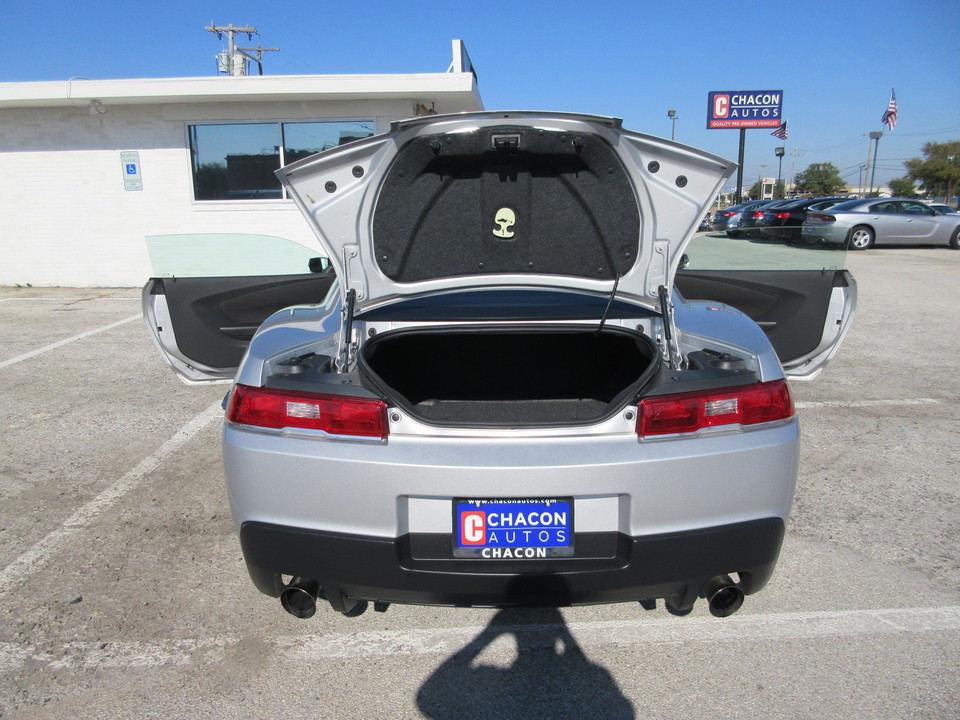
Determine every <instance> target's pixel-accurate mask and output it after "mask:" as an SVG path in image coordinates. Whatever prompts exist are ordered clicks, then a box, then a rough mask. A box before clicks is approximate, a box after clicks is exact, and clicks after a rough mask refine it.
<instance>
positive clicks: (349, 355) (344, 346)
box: [337, 290, 357, 373]
mask: <svg viewBox="0 0 960 720" xmlns="http://www.w3.org/2000/svg"><path fill="white" fill-rule="evenodd" d="M356 302H357V291H356V290H350V291H349V292H348V293H347V297H346V299H345V300H344V303H343V327H342V328H341V329H340V353H339V356H338V358H337V370H338V371H339V372H341V373H345V372H349V371H350V363H351V362H353V353H354V350H355V348H356V345H355V344H354V342H353V308H354V305H355V304H356Z"/></svg>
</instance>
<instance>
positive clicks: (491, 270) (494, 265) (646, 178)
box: [277, 112, 735, 314]
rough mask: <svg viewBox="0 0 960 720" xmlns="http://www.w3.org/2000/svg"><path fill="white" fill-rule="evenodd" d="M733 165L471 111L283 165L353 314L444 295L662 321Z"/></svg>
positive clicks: (613, 135)
mask: <svg viewBox="0 0 960 720" xmlns="http://www.w3.org/2000/svg"><path fill="white" fill-rule="evenodd" d="M734 167H735V165H734V164H733V163H730V162H728V161H726V160H724V159H722V158H719V157H716V156H713V155H710V154H708V153H704V152H701V151H698V150H694V149H692V148H688V147H686V146H683V145H679V144H677V143H674V142H670V141H667V140H662V139H659V138H654V137H651V136H646V135H641V134H639V133H634V132H630V131H627V130H624V129H623V128H622V127H621V123H620V121H619V120H617V119H614V118H604V117H596V116H587V115H574V114H556V113H550V114H542V113H526V112H524V113H520V112H517V113H511V112H507V113H503V112H501V113H467V114H462V115H449V116H433V117H428V118H418V119H413V120H406V121H402V122H397V123H394V124H393V125H392V127H391V130H390V132H388V133H386V134H384V135H379V136H375V137H372V138H369V139H365V140H361V141H357V142H354V143H350V144H348V145H345V146H342V147H340V148H337V149H334V150H330V151H328V152H324V153H321V154H319V155H315V156H312V157H310V158H306V159H304V160H301V161H299V162H296V163H293V164H291V165H288V166H285V167H284V168H282V169H281V170H279V171H278V172H277V174H278V176H279V177H280V180H281V182H282V183H283V184H284V185H285V186H286V188H287V190H288V191H289V193H290V195H291V196H292V197H293V198H294V200H295V201H296V203H297V204H298V205H299V207H300V209H301V211H302V212H303V213H304V215H305V216H306V217H307V218H308V220H309V221H310V224H311V225H312V227H313V229H314V231H315V232H316V234H317V236H318V238H319V240H320V242H321V243H322V244H323V246H324V247H325V249H326V251H327V253H328V254H329V257H330V261H331V263H332V265H333V267H334V268H335V270H336V273H337V276H338V277H339V278H340V289H341V293H342V294H343V296H344V298H346V296H347V294H348V293H350V291H351V290H352V291H355V303H354V311H355V312H356V313H357V314H361V313H364V312H366V311H368V310H370V309H373V308H375V307H378V306H382V305H384V304H387V303H392V302H396V301H398V300H404V299H407V298H411V297H416V296H422V295H424V294H429V293H433V292H437V291H440V290H444V291H447V290H454V289H469V288H483V287H488V286H499V287H504V286H507V287H509V286H514V287H541V288H554V289H556V288H562V289H574V290H577V291H581V292H586V293H597V294H604V295H609V294H611V292H612V291H613V289H614V288H616V295H617V297H618V298H620V299H622V300H628V301H631V302H634V303H636V304H638V305H641V306H644V307H646V308H648V309H650V310H654V311H659V310H660V309H661V306H660V300H659V293H660V292H662V291H661V290H660V288H661V287H663V288H666V290H667V291H669V290H670V289H671V288H672V285H673V276H674V272H675V270H676V266H677V264H678V261H679V258H680V256H681V254H682V252H683V248H684V246H685V245H686V243H687V242H688V240H689V238H690V237H691V236H692V234H693V232H694V231H695V230H696V227H697V222H698V221H699V218H700V217H701V216H702V215H703V213H704V212H705V211H706V208H707V206H708V205H709V203H710V202H711V200H712V199H713V198H714V197H715V196H716V193H717V192H718V191H719V190H720V188H721V186H722V185H723V183H724V182H725V180H726V179H727V178H728V177H729V176H730V175H731V173H732V172H733V169H734Z"/></svg>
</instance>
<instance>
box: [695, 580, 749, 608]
mask: <svg viewBox="0 0 960 720" xmlns="http://www.w3.org/2000/svg"><path fill="white" fill-rule="evenodd" d="M703 596H704V597H705V598H706V599H707V603H708V604H709V607H710V614H711V615H713V616H714V617H730V616H731V615H733V614H734V613H735V612H736V611H737V610H739V609H740V606H741V605H743V598H744V595H743V590H742V589H741V588H740V586H739V585H737V584H736V583H735V582H734V581H733V578H731V577H730V576H729V575H717V576H716V577H712V578H710V579H709V580H707V584H706V585H704V586H703Z"/></svg>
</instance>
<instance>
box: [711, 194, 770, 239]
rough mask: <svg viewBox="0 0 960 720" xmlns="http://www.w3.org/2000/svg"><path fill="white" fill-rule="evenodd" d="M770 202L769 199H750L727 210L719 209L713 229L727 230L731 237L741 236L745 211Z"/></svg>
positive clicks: (717, 230) (715, 214)
mask: <svg viewBox="0 0 960 720" xmlns="http://www.w3.org/2000/svg"><path fill="white" fill-rule="evenodd" d="M769 202H770V201H769V200H748V201H747V202H743V203H740V204H739V205H731V206H730V207H728V208H726V209H725V210H718V211H717V212H716V213H714V215H713V231H714V232H726V233H727V235H729V236H730V237H739V236H740V229H739V228H740V221H741V219H742V215H743V213H744V212H750V211H752V210H753V209H755V208H758V207H762V206H763V205H764V204H766V203H769Z"/></svg>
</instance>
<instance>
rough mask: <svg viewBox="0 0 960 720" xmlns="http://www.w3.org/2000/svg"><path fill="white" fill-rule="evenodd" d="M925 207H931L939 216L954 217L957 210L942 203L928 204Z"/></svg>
mask: <svg viewBox="0 0 960 720" xmlns="http://www.w3.org/2000/svg"><path fill="white" fill-rule="evenodd" d="M927 207H932V208H933V209H934V210H936V211H937V212H938V213H940V214H941V215H956V214H957V209H956V208H955V207H953V206H952V205H943V204H942V203H928V204H927Z"/></svg>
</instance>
